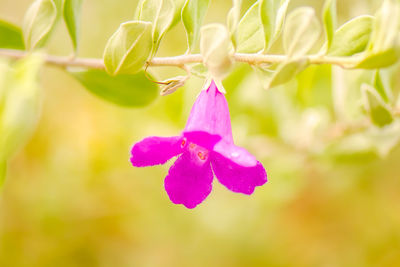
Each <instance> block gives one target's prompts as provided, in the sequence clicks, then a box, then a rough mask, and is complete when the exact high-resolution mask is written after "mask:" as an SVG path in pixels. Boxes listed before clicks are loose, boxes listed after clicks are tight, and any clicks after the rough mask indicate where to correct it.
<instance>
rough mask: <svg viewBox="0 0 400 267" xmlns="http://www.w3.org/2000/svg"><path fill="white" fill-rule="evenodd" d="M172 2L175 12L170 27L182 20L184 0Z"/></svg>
mask: <svg viewBox="0 0 400 267" xmlns="http://www.w3.org/2000/svg"><path fill="white" fill-rule="evenodd" d="M174 3H175V12H174V18H173V19H172V22H171V25H170V26H169V27H170V28H172V27H174V26H175V25H176V24H178V22H180V21H181V20H182V9H183V6H184V5H185V3H186V1H185V0H174Z"/></svg>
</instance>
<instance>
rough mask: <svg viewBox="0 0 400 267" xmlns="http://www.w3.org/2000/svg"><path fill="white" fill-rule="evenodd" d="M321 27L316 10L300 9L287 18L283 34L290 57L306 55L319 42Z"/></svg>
mask: <svg viewBox="0 0 400 267" xmlns="http://www.w3.org/2000/svg"><path fill="white" fill-rule="evenodd" d="M320 30H321V26H320V24H319V22H318V19H317V17H316V16H315V12H314V9H312V8H310V7H299V8H297V9H295V10H294V11H292V12H291V13H290V14H289V15H288V18H287V21H286V24H285V30H284V32H283V46H284V48H285V51H286V53H287V54H288V56H289V57H298V56H302V55H305V54H306V53H307V52H308V51H309V50H310V49H311V48H312V47H313V46H314V44H315V42H316V41H317V40H318V37H319V34H320Z"/></svg>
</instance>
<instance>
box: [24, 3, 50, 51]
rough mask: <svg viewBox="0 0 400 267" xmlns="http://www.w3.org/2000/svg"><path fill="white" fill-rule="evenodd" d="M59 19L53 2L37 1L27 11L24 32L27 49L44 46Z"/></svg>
mask: <svg viewBox="0 0 400 267" xmlns="http://www.w3.org/2000/svg"><path fill="white" fill-rule="evenodd" d="M56 18H57V8H56V5H55V3H54V1H52V0H36V1H35V2H33V4H32V5H31V6H30V7H29V9H28V10H27V12H26V14H25V17H24V22H23V24H22V32H23V36H24V41H25V46H26V48H27V49H29V50H30V49H34V48H36V47H39V46H41V45H43V44H44V42H45V41H46V40H47V37H48V36H49V34H50V32H51V30H52V28H53V26H54V24H55V21H56Z"/></svg>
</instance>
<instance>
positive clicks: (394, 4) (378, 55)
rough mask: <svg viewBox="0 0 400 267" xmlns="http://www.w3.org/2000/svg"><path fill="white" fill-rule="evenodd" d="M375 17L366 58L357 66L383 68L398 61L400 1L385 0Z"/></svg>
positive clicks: (399, 52) (399, 49) (399, 48)
mask: <svg viewBox="0 0 400 267" xmlns="http://www.w3.org/2000/svg"><path fill="white" fill-rule="evenodd" d="M375 17H376V18H375V20H374V25H373V30H372V33H371V38H370V42H369V44H368V47H367V50H366V52H365V54H364V59H363V60H362V62H360V63H359V64H358V65H356V67H359V68H383V67H387V66H390V65H392V64H394V63H395V62H397V60H398V58H399V56H400V44H399V30H400V1H398V0H385V1H384V2H383V4H382V6H381V8H380V9H379V10H378V11H377V13H376V15H375Z"/></svg>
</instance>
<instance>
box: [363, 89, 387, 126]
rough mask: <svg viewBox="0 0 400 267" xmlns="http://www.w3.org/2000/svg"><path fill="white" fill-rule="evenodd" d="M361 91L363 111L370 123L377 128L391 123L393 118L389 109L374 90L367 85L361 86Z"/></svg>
mask: <svg viewBox="0 0 400 267" xmlns="http://www.w3.org/2000/svg"><path fill="white" fill-rule="evenodd" d="M361 91H362V95H363V101H364V107H365V110H366V111H367V112H368V114H369V116H370V119H371V121H372V123H374V124H375V125H377V126H379V127H383V126H385V125H387V124H390V123H392V121H393V116H392V113H391V112H390V107H389V106H388V105H387V104H386V103H385V102H384V101H383V99H382V98H381V96H380V95H379V94H378V93H377V92H376V90H375V88H373V87H372V86H370V85H368V84H362V86H361Z"/></svg>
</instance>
